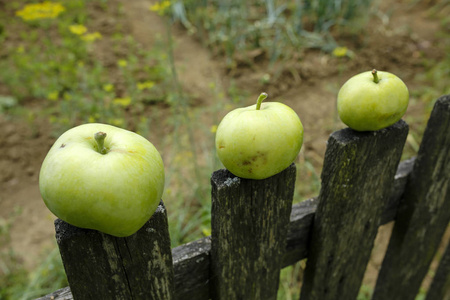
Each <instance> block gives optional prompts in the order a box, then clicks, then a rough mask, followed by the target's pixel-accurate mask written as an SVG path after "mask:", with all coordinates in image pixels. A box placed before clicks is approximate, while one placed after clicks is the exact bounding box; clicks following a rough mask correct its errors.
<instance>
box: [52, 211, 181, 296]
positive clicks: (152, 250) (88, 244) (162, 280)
mask: <svg viewBox="0 0 450 300" xmlns="http://www.w3.org/2000/svg"><path fill="white" fill-rule="evenodd" d="M55 228H56V240H57V242H58V246H59V250H60V253H61V257H62V260H63V264H64V268H65V270H66V274H67V279H68V281H69V285H70V289H71V292H72V295H73V297H74V299H82V300H86V299H108V300H109V299H155V300H159V299H169V300H170V299H173V267H172V252H171V248H170V238H169V232H168V223H167V213H166V211H165V208H164V205H163V203H162V202H161V203H160V205H159V206H158V209H157V210H156V212H155V213H154V214H153V216H152V217H151V218H150V220H149V221H148V222H147V223H146V224H145V225H144V226H143V227H142V228H141V229H140V230H139V231H138V232H136V233H135V234H133V235H131V236H129V237H125V238H118V237H114V236H111V235H108V234H104V233H101V232H99V231H96V230H89V229H81V228H78V227H75V226H72V225H69V224H68V223H66V222H64V221H62V220H59V219H57V220H56V221H55Z"/></svg>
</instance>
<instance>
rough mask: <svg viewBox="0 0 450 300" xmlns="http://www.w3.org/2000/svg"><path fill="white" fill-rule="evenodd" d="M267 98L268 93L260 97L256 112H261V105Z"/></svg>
mask: <svg viewBox="0 0 450 300" xmlns="http://www.w3.org/2000/svg"><path fill="white" fill-rule="evenodd" d="M267 96H268V95H267V93H261V95H259V97H258V100H257V101H256V110H260V108H261V103H262V102H263V101H264V99H266V98H267Z"/></svg>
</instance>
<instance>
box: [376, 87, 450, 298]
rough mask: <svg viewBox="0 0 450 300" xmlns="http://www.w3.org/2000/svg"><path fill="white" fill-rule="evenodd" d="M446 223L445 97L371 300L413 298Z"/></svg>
mask: <svg viewBox="0 0 450 300" xmlns="http://www.w3.org/2000/svg"><path fill="white" fill-rule="evenodd" d="M449 221H450V95H447V96H443V97H441V98H439V99H438V100H437V101H436V104H435V106H434V109H433V111H432V113H431V116H430V119H429V120H428V124H427V128H426V129H425V133H424V136H423V139H422V144H421V146H420V149H419V153H418V155H417V159H416V162H415V164H414V169H413V171H412V173H411V178H410V180H409V181H408V183H407V186H406V189H405V194H404V198H403V201H402V202H401V204H400V206H399V210H398V214H397V220H396V222H395V225H394V228H393V231H392V236H391V239H390V242H389V246H388V250H387V252H386V256H385V258H384V260H383V263H382V266H381V270H380V273H379V275H378V279H377V284H376V288H375V291H374V296H373V299H374V300H378V299H380V300H381V299H403V300H408V299H414V298H415V296H416V294H417V292H418V291H419V288H420V285H421V283H422V280H423V278H424V277H425V275H426V273H427V272H428V269H429V266H430V264H431V261H432V260H433V257H434V254H435V253H436V251H437V248H438V246H439V243H440V242H441V239H442V236H443V234H444V232H445V229H446V228H447V224H448V223H449Z"/></svg>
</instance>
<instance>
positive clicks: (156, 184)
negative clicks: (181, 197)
mask: <svg viewBox="0 0 450 300" xmlns="http://www.w3.org/2000/svg"><path fill="white" fill-rule="evenodd" d="M39 189H40V192H41V195H42V198H43V200H44V202H45V204H46V205H47V207H48V208H49V210H50V211H51V212H52V213H53V214H55V215H56V216H57V217H58V218H60V219H62V220H64V221H66V222H67V223H69V224H72V225H74V226H77V227H81V228H89V229H95V230H98V231H101V232H104V233H107V234H110V235H114V236H118V237H124V236H129V235H132V234H133V233H135V232H136V231H137V230H139V229H140V228H141V227H142V226H143V225H144V224H145V222H147V220H148V219H149V218H150V217H151V216H152V215H153V213H154V212H155V210H156V208H157V207H158V204H159V202H160V199H161V196H162V193H163V190H164V165H163V161H162V158H161V156H160V154H159V152H158V151H157V150H156V148H155V147H154V146H153V145H152V144H151V143H150V142H149V141H148V140H147V139H145V138H143V137H142V136H140V135H138V134H136V133H134V132H131V131H128V130H125V129H121V128H117V127H114V126H111V125H105V124H96V123H92V124H84V125H80V126H77V127H74V128H72V129H70V130H68V131H66V132H65V133H64V134H62V135H61V136H60V137H59V138H58V139H57V140H56V142H55V144H54V145H53V146H52V148H51V149H50V151H49V152H48V154H47V156H46V157H45V159H44V162H43V163H42V167H41V171H40V174H39Z"/></svg>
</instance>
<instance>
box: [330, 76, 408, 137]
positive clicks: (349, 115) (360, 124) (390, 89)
mask: <svg viewBox="0 0 450 300" xmlns="http://www.w3.org/2000/svg"><path fill="white" fill-rule="evenodd" d="M408 102H409V93H408V88H407V87H406V85H405V83H403V81H402V80H401V79H400V78H398V77H397V76H395V75H394V74H391V73H388V72H382V71H377V70H372V71H368V72H364V73H361V74H358V75H355V76H353V77H352V78H350V79H349V80H348V81H347V82H346V83H344V85H343V86H342V87H341V89H340V90H339V93H338V97H337V110H338V114H339V117H340V119H341V120H342V122H344V123H345V124H346V125H347V126H348V127H350V128H352V129H354V130H357V131H375V130H379V129H382V128H386V127H388V126H390V125H392V124H394V123H396V122H397V121H399V120H400V119H401V118H402V117H403V115H404V114H405V112H406V109H407V108H408Z"/></svg>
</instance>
